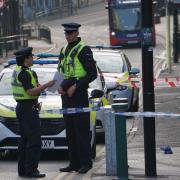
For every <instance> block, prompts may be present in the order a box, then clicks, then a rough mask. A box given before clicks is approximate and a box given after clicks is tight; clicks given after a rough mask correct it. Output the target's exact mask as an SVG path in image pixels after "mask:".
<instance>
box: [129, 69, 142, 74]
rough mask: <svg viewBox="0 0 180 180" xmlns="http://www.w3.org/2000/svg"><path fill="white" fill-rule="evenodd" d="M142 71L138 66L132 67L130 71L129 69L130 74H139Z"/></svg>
mask: <svg viewBox="0 0 180 180" xmlns="http://www.w3.org/2000/svg"><path fill="white" fill-rule="evenodd" d="M138 73H140V70H139V69H138V68H132V69H131V70H130V71H129V74H130V75H135V74H138Z"/></svg>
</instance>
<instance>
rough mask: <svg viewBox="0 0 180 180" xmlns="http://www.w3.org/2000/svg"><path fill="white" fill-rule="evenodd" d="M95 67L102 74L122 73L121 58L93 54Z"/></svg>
mask: <svg viewBox="0 0 180 180" xmlns="http://www.w3.org/2000/svg"><path fill="white" fill-rule="evenodd" d="M93 56H94V59H95V60H96V63H97V66H98V67H99V68H100V69H101V71H102V72H103V73H122V72H123V60H122V58H121V56H113V55H112V54H95V53H94V54H93Z"/></svg>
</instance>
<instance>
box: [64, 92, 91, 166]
mask: <svg viewBox="0 0 180 180" xmlns="http://www.w3.org/2000/svg"><path fill="white" fill-rule="evenodd" d="M62 101H63V108H72V107H76V108H77V107H88V106H89V101H88V94H87V91H83V92H78V93H76V94H75V95H74V96H73V97H71V98H69V97H67V96H62ZM64 120H65V124H66V136H67V144H68V152H69V161H70V166H72V167H74V168H80V167H82V166H84V165H92V158H91V157H92V156H91V144H90V141H91V133H90V113H77V114H65V115H64Z"/></svg>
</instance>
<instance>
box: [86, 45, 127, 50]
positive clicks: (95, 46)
mask: <svg viewBox="0 0 180 180" xmlns="http://www.w3.org/2000/svg"><path fill="white" fill-rule="evenodd" d="M89 47H90V48H97V49H121V48H123V47H122V46H104V45H91V46H89Z"/></svg>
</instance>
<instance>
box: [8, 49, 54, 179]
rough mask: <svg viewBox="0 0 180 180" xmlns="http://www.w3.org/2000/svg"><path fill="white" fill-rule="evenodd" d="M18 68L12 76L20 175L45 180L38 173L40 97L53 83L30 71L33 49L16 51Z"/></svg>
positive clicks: (42, 175) (43, 175)
mask: <svg viewBox="0 0 180 180" xmlns="http://www.w3.org/2000/svg"><path fill="white" fill-rule="evenodd" d="M14 54H15V56H16V62H17V66H16V68H15V70H14V72H13V75H12V81H11V84H12V91H13V96H14V99H15V100H16V102H17V106H16V116H17V119H18V120H19V123H20V136H21V138H20V141H19V146H18V175H19V176H20V177H28V178H43V177H45V174H41V173H40V172H39V171H38V163H39V159H40V152H41V131H40V119H39V111H38V108H39V104H38V96H39V94H40V93H41V92H42V91H43V90H45V89H46V88H47V87H51V86H52V85H53V84H54V81H49V82H48V83H46V84H43V85H40V84H39V83H38V78H37V75H36V73H35V72H34V71H32V70H31V69H30V67H31V66H32V65H33V54H32V47H27V48H23V49H20V50H18V51H16V52H15V53H14Z"/></svg>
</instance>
